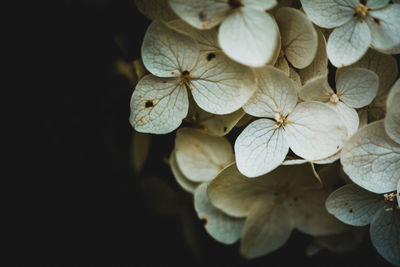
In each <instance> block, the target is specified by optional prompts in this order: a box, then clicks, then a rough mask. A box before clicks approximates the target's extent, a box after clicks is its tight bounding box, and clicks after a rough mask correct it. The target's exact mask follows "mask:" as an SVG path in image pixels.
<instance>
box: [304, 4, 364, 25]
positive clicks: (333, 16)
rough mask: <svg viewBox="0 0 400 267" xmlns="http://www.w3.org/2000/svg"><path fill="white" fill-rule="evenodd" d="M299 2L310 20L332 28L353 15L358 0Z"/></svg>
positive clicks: (343, 22)
mask: <svg viewBox="0 0 400 267" xmlns="http://www.w3.org/2000/svg"><path fill="white" fill-rule="evenodd" d="M301 4H302V6H303V9H304V11H305V12H306V14H307V16H308V17H309V18H310V19H311V21H312V22H314V23H315V24H317V25H318V26H320V27H322V28H334V27H338V26H341V25H343V24H345V23H346V22H348V21H349V20H350V19H351V18H352V17H353V15H354V8H355V7H357V5H358V0H344V1H340V3H338V2H337V1H332V0H301Z"/></svg>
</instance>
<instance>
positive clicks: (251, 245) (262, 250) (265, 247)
mask: <svg viewBox="0 0 400 267" xmlns="http://www.w3.org/2000/svg"><path fill="white" fill-rule="evenodd" d="M292 230H293V223H292V220H291V218H290V213H289V212H287V209H286V207H285V206H284V205H282V204H278V205H276V206H274V204H273V202H272V201H271V200H270V199H269V198H267V199H260V200H259V201H257V204H256V205H255V206H254V207H253V208H252V209H251V211H250V213H249V215H248V217H247V220H246V223H245V225H244V229H243V236H242V239H241V242H240V253H241V254H242V255H243V256H244V257H246V258H249V259H253V258H257V257H260V256H263V255H265V254H268V253H270V252H272V251H274V250H277V249H278V248H280V247H282V246H283V245H284V244H285V243H286V241H287V240H288V239H289V237H290V234H291V232H292Z"/></svg>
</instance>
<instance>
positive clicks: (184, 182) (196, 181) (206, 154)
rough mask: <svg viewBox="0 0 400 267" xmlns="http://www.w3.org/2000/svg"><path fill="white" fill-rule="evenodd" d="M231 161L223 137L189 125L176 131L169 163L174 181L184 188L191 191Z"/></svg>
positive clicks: (230, 152)
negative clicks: (211, 134)
mask: <svg viewBox="0 0 400 267" xmlns="http://www.w3.org/2000/svg"><path fill="white" fill-rule="evenodd" d="M233 161H234V155H233V149H232V145H231V144H230V143H229V141H228V140H227V139H226V138H225V137H219V136H210V135H208V134H205V133H204V132H203V131H200V130H197V129H191V128H181V129H179V130H178V131H177V132H176V138H175V147H174V150H173V152H172V154H171V156H170V165H171V169H172V172H173V174H174V176H175V178H176V180H177V182H178V183H179V184H180V185H181V186H182V187H183V188H184V189H185V190H186V191H188V192H190V193H193V192H194V190H195V189H196V188H197V187H198V186H199V185H200V184H201V183H204V182H209V181H211V180H212V179H213V178H214V177H215V176H216V175H217V174H218V173H219V172H220V171H221V170H222V169H223V168H224V167H225V166H226V165H227V164H229V163H231V162H233Z"/></svg>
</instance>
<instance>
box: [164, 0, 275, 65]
mask: <svg viewBox="0 0 400 267" xmlns="http://www.w3.org/2000/svg"><path fill="white" fill-rule="evenodd" d="M169 4H170V6H171V8H172V10H174V11H175V13H176V14H177V15H178V16H180V17H181V18H182V19H183V20H185V21H186V22H188V23H189V24H190V25H192V26H194V27H196V28H198V29H211V28H213V27H215V26H217V25H218V24H220V23H221V26H220V27H219V34H218V40H219V43H220V45H221V47H222V49H223V50H224V52H225V53H226V54H227V55H228V56H229V57H230V58H231V59H233V60H235V61H237V62H239V63H242V64H245V65H248V66H252V67H260V66H263V65H265V64H267V63H269V62H271V61H272V60H273V57H274V55H275V51H276V50H277V48H278V44H279V43H278V42H279V40H278V39H279V30H278V28H277V25H276V23H275V21H274V19H273V18H272V17H271V15H269V14H268V13H266V12H265V10H268V9H271V8H272V7H274V6H275V5H276V1H275V0H202V1H197V0H169Z"/></svg>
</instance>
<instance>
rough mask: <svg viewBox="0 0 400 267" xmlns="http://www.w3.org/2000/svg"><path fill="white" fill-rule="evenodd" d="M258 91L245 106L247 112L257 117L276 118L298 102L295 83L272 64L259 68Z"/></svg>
mask: <svg viewBox="0 0 400 267" xmlns="http://www.w3.org/2000/svg"><path fill="white" fill-rule="evenodd" d="M256 78H257V86H258V88H257V91H256V92H255V93H254V95H253V96H252V97H251V98H250V100H249V101H248V102H247V103H246V105H244V106H243V109H244V111H246V113H248V114H250V115H252V116H256V117H268V118H274V115H275V113H277V112H279V113H281V114H282V115H284V116H286V115H287V114H288V112H289V111H291V110H293V108H294V107H295V105H296V103H297V90H296V85H295V83H294V82H293V81H292V80H290V79H289V78H288V77H287V75H286V74H285V73H284V72H282V71H280V70H277V69H275V68H273V67H271V66H265V67H263V68H260V69H257V71H256Z"/></svg>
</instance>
